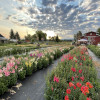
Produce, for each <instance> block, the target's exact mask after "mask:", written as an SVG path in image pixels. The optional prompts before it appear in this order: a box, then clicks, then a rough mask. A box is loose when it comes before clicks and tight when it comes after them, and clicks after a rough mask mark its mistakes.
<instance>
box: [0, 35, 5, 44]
mask: <svg viewBox="0 0 100 100" xmlns="http://www.w3.org/2000/svg"><path fill="white" fill-rule="evenodd" d="M5 42H7V39H6V38H5V37H4V36H3V35H1V34H0V43H5Z"/></svg>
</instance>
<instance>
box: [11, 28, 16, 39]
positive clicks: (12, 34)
mask: <svg viewBox="0 0 100 100" xmlns="http://www.w3.org/2000/svg"><path fill="white" fill-rule="evenodd" d="M14 38H15V35H14V32H13V29H11V31H10V39H14Z"/></svg>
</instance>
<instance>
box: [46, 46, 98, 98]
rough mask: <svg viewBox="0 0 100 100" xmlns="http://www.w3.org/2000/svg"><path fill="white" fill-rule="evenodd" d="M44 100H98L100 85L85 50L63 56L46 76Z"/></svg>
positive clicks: (79, 49) (77, 49) (75, 50)
mask: <svg viewBox="0 0 100 100" xmlns="http://www.w3.org/2000/svg"><path fill="white" fill-rule="evenodd" d="M45 97H46V100H99V99H100V98H99V97H100V84H99V83H98V80H97V75H96V70H95V68H94V65H93V63H92V59H91V57H89V55H88V52H87V48H85V47H84V48H83V47H82V48H80V47H78V48H76V49H74V50H73V51H71V52H70V54H67V55H64V56H63V58H62V59H61V62H60V63H59V64H58V66H57V68H56V69H55V70H53V71H52V73H51V74H50V75H48V77H47V79H46V89H45Z"/></svg>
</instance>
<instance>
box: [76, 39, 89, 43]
mask: <svg viewBox="0 0 100 100" xmlns="http://www.w3.org/2000/svg"><path fill="white" fill-rule="evenodd" d="M78 41H79V42H88V40H87V39H80V40H78Z"/></svg>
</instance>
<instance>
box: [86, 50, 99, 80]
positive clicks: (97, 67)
mask: <svg viewBox="0 0 100 100" xmlns="http://www.w3.org/2000/svg"><path fill="white" fill-rule="evenodd" d="M88 52H89V55H90V56H91V57H92V59H93V62H94V64H95V66H96V70H97V77H98V79H99V81H100V58H98V57H96V55H95V54H94V53H93V52H92V51H90V50H89V49H88Z"/></svg>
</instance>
